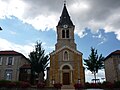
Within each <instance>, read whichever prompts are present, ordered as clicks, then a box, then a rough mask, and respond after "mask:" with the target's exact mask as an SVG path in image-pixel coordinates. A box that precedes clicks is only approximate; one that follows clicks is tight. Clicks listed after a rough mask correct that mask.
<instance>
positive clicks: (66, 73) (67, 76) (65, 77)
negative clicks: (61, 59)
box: [59, 63, 73, 85]
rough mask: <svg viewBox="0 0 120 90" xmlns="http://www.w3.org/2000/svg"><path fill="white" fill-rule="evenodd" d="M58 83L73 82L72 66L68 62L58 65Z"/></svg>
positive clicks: (66, 83) (67, 83)
mask: <svg viewBox="0 0 120 90" xmlns="http://www.w3.org/2000/svg"><path fill="white" fill-rule="evenodd" d="M59 72H60V83H62V84H63V85H71V84H72V83H73V68H72V66H71V65H70V64H68V63H66V64H62V65H61V67H60V70H59Z"/></svg>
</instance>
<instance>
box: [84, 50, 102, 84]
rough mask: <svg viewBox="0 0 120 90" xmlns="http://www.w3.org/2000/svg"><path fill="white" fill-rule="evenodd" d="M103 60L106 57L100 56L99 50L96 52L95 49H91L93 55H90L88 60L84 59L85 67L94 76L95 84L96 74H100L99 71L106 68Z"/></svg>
mask: <svg viewBox="0 0 120 90" xmlns="http://www.w3.org/2000/svg"><path fill="white" fill-rule="evenodd" d="M103 60H104V57H103V56H102V54H100V55H98V54H97V50H95V48H91V54H90V55H89V57H88V59H84V65H85V66H86V68H87V69H88V70H90V71H91V72H92V74H93V75H94V78H95V83H96V74H97V73H98V70H100V69H103V68H104V63H103Z"/></svg>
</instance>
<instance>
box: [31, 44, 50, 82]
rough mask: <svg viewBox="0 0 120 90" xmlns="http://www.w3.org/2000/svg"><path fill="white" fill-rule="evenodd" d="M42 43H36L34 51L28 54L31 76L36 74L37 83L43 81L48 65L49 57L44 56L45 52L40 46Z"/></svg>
mask: <svg viewBox="0 0 120 90" xmlns="http://www.w3.org/2000/svg"><path fill="white" fill-rule="evenodd" d="M41 44H42V43H39V42H37V44H36V45H35V51H32V52H30V55H29V57H30V63H31V76H32V78H33V76H34V74H35V73H37V74H38V78H39V82H43V81H44V76H45V73H44V71H45V70H46V68H47V66H48V64H49V56H48V55H45V50H44V49H43V48H42V46H41Z"/></svg>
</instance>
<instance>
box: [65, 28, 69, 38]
mask: <svg viewBox="0 0 120 90" xmlns="http://www.w3.org/2000/svg"><path fill="white" fill-rule="evenodd" d="M66 38H69V30H66Z"/></svg>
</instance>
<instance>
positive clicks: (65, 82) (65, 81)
mask: <svg viewBox="0 0 120 90" xmlns="http://www.w3.org/2000/svg"><path fill="white" fill-rule="evenodd" d="M63 85H70V74H69V73H63Z"/></svg>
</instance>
